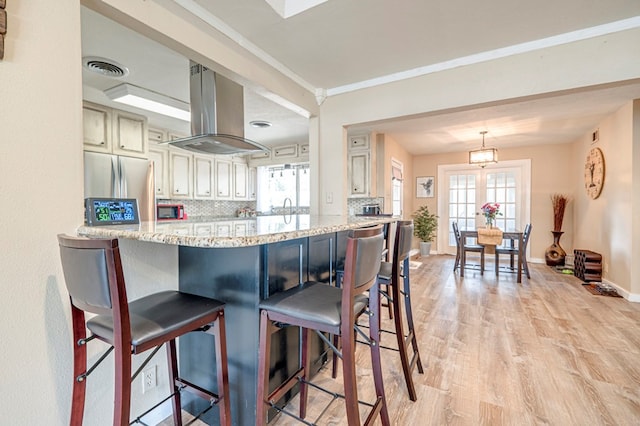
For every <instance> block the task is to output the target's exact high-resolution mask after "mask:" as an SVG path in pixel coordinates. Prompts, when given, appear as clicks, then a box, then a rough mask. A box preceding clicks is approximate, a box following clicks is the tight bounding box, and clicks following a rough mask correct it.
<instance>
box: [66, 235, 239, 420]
mask: <svg viewBox="0 0 640 426" xmlns="http://www.w3.org/2000/svg"><path fill="white" fill-rule="evenodd" d="M58 244H59V246H60V259H61V261H62V269H63V274H64V279H65V284H66V286H67V290H68V292H69V298H70V301H71V320H72V328H73V358H74V364H73V396H72V406H71V420H70V422H69V424H70V425H71V426H81V425H82V424H83V417H84V406H85V396H86V383H87V378H88V377H89V375H90V374H91V373H92V372H93V371H94V369H95V368H96V367H97V366H98V365H99V364H100V363H101V362H102V361H103V360H105V359H106V357H107V355H109V354H110V353H111V352H113V353H114V357H115V361H114V362H115V377H114V393H115V395H114V404H113V407H114V408H113V425H114V426H123V425H129V424H130V404H131V401H130V400H131V384H132V382H133V380H134V379H135V378H136V377H137V376H138V375H139V373H140V372H141V371H142V369H143V368H144V367H145V366H146V365H147V363H148V362H149V360H150V359H151V357H153V356H154V355H155V354H156V353H157V352H158V350H159V349H160V347H161V346H162V345H164V344H166V349H167V363H168V366H169V385H170V388H171V395H169V396H168V397H167V398H165V399H163V400H162V401H160V402H159V403H158V404H156V405H155V406H154V407H152V408H151V409H149V410H147V411H146V412H145V413H144V414H141V415H139V416H137V417H136V418H135V420H134V421H133V422H134V423H141V424H144V423H143V422H142V420H141V418H142V417H144V416H145V415H147V414H149V413H150V412H151V411H152V410H153V409H155V408H157V407H159V406H160V405H161V404H163V403H164V402H165V401H167V400H169V399H172V401H173V404H172V407H173V422H174V424H175V425H178V426H180V425H182V408H181V398H180V394H181V392H182V390H187V391H189V392H191V393H193V394H195V395H197V396H200V397H201V398H204V399H205V400H206V401H207V402H208V404H207V405H208V407H207V408H206V409H205V411H207V410H208V409H209V408H211V407H212V406H214V405H218V408H219V424H220V425H231V420H230V416H229V414H230V403H229V384H228V372H227V349H226V338H225V322H224V303H222V302H220V301H218V300H215V299H210V298H208V297H202V296H197V295H193V294H188V293H183V292H180V291H161V292H157V293H153V294H151V295H149V296H145V297H142V298H140V299H136V300H134V301H132V302H128V300H127V292H126V287H125V279H124V272H123V268H122V261H121V257H120V248H119V246H118V240H117V239H115V238H114V239H111V238H109V239H89V238H77V237H71V236H67V235H58ZM85 312H88V313H90V314H96V315H95V316H94V315H92V316H91V318H90V319H89V320H88V321H87V320H86V318H85ZM87 329H89V331H90V332H91V335H90V336H89V337H87ZM191 331H204V332H208V333H209V334H212V335H213V336H214V338H215V339H216V342H215V347H216V349H215V358H216V378H217V388H218V389H217V391H218V392H217V393H213V392H211V391H208V390H206V389H203V388H201V387H199V386H197V385H195V384H193V383H190V382H189V381H187V380H185V379H184V378H182V377H180V376H179V375H178V360H177V356H176V355H177V353H176V352H177V351H176V343H175V339H176V338H177V337H179V336H182V335H184V334H186V333H189V332H191ZM94 339H97V340H99V341H103V342H105V343H107V345H109V348H108V349H107V350H106V351H105V352H104V354H103V355H102V356H101V357H99V358H98V360H97V361H96V362H95V363H94V364H93V365H92V366H91V367H88V366H87V345H88V344H89V342H91V341H93V340H94ZM151 349H153V350H152V351H151V353H150V355H148V357H147V358H146V359H145V360H144V361H143V362H142V363H141V366H140V367H139V368H138V369H137V371H136V372H135V373H134V374H133V376H132V374H131V358H132V355H136V354H140V353H143V352H146V351H148V350H151Z"/></svg>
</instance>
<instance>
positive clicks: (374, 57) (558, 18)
mask: <svg viewBox="0 0 640 426" xmlns="http://www.w3.org/2000/svg"><path fill="white" fill-rule="evenodd" d="M155 1H156V2H158V3H160V4H162V3H177V4H179V5H180V6H181V7H183V8H185V9H186V10H187V11H190V12H191V13H194V19H198V18H199V19H202V20H203V21H204V22H205V23H207V24H209V25H212V26H214V27H215V28H216V29H217V30H218V31H222V32H223V33H225V34H226V35H227V36H228V37H229V38H230V39H231V40H234V41H236V42H238V43H241V44H242V45H243V46H244V47H245V48H247V49H248V50H250V51H252V52H254V53H258V54H260V55H261V57H263V58H265V57H266V58H267V59H266V60H267V62H268V63H270V64H271V65H274V66H276V67H277V68H278V69H280V70H282V71H283V72H284V73H286V74H287V75H289V76H290V77H291V78H293V79H295V80H296V81H298V82H299V83H300V84H301V85H303V86H304V87H306V88H307V89H309V90H317V89H323V90H326V92H327V93H328V94H329V95H330V96H331V95H332V94H334V93H341V92H346V91H350V90H355V89H356V88H358V87H361V86H362V85H365V86H366V85H370V84H376V82H382V83H384V82H386V81H393V80H394V79H396V78H398V75H400V73H405V74H407V75H419V74H420V73H426V72H430V70H431V71H433V70H437V69H446V67H447V66H449V65H448V64H451V63H452V61H458V60H461V58H462V59H463V60H470V58H474V59H473V60H476V61H479V60H487V59H489V58H490V57H491V55H493V54H495V53H496V52H497V51H498V49H504V48H509V49H511V50H512V51H514V52H521V51H523V49H531V48H536V46H538V45H539V43H540V41H541V40H542V39H545V41H547V42H548V41H549V40H552V41H553V40H567V39H572V37H574V39H575V37H582V36H583V35H584V34H594V32H597V31H600V32H602V31H604V32H611V31H616V30H619V29H621V28H630V27H638V26H640V1H638V0H608V1H606V2H605V1H601V0H563V1H562V2H558V1H556V0H541V1H538V2H514V1H512V0H492V1H491V2H474V1H469V0H429V1H425V0H412V1H409V0H406V1H402V2H393V3H392V2H389V1H388V0H367V1H366V2H363V1H362V0H328V1H326V2H325V3H322V4H320V5H318V6H316V7H313V8H311V9H309V10H307V11H305V12H302V13H299V14H297V15H294V16H292V17H290V18H288V19H283V18H282V17H281V16H280V15H278V14H277V13H276V12H275V11H274V10H273V9H272V8H271V6H269V4H267V2H266V1H265V0H243V1H241V2H239V1H237V0H174V1H171V0H155ZM174 6H175V5H174ZM196 16H197V17H196ZM585 29H587V30H585ZM578 30H581V31H579V32H578ZM550 37H551V39H550ZM524 43H526V44H524ZM82 49H83V56H85V55H92V56H101V57H106V58H109V59H113V60H116V61H117V62H120V63H121V64H123V65H125V66H127V67H128V68H129V70H130V75H129V76H128V77H126V78H125V81H128V82H131V83H133V84H136V85H138V86H142V87H145V88H148V89H151V90H154V91H157V92H161V93H165V94H167V95H169V96H172V97H174V98H177V99H180V100H183V101H185V102H188V97H189V95H188V59H187V58H184V57H182V56H181V55H179V54H177V53H175V52H173V51H171V50H169V49H167V48H165V47H164V46H161V45H159V44H158V43H155V42H153V41H151V40H148V39H146V38H144V37H143V36H141V35H139V34H137V33H135V32H133V31H131V30H129V29H127V28H125V27H123V26H121V25H119V24H116V23H114V22H112V21H110V20H108V19H106V18H104V17H102V16H101V15H98V14H97V13H95V12H93V11H90V10H88V9H85V8H83V13H82ZM630 54H631V52H630ZM633 54H636V55H638V54H640V51H639V52H634V53H633ZM471 55H474V56H471ZM372 79H376V80H373V81H372ZM83 82H84V92H85V98H86V99H89V100H94V101H96V102H101V103H108V100H107V99H106V97H104V95H103V94H102V90H104V89H106V88H109V87H112V86H115V85H117V84H119V83H121V82H122V79H119V80H114V79H110V78H106V77H103V76H99V75H96V74H93V75H92V74H91V73H89V72H87V71H83ZM636 98H640V83H634V84H628V85H625V86H622V87H607V88H599V89H597V90H590V91H582V92H575V93H567V94H563V95H560V96H554V97H551V98H535V99H529V100H526V101H523V102H517V103H505V104H500V105H491V106H486V107H482V108H474V109H471V110H465V111H455V112H450V113H441V114H431V115H425V116H423V117H412V118H411V119H409V118H407V119H401V120H394V121H387V122H383V123H365V124H360V125H358V126H357V127H355V126H354V127H353V128H350V131H377V132H382V133H386V134H388V135H389V136H391V137H392V138H393V139H395V140H396V141H397V142H398V143H400V144H401V145H403V146H404V147H405V148H406V149H407V150H408V151H409V152H410V153H412V154H428V153H435V152H451V151H464V150H467V149H468V148H469V146H470V145H469V143H470V141H474V142H476V143H477V144H479V141H480V140H481V137H480V135H479V132H480V130H485V129H486V130H488V131H489V133H488V135H487V144H488V145H492V146H496V147H498V148H501V147H508V146H512V145H514V144H526V145H532V144H538V143H545V144H548V143H567V142H571V141H573V140H575V139H576V138H578V137H580V136H581V135H584V134H585V133H587V132H589V131H591V130H594V128H595V126H597V124H598V123H599V122H600V121H601V120H602V118H603V117H605V116H606V115H608V114H610V113H612V112H613V111H615V110H616V109H617V108H619V107H620V106H622V105H623V104H624V103H626V102H628V101H629V100H631V99H636ZM114 106H115V105H114ZM245 110H246V111H245V121H246V122H247V123H248V122H249V121H251V120H268V121H271V122H273V123H274V125H273V126H272V127H271V128H268V129H253V128H251V127H250V126H248V125H247V126H245V128H246V132H245V134H246V137H248V138H250V139H253V140H256V141H257V142H260V143H263V144H265V145H269V146H273V145H279V144H286V143H292V142H301V141H304V140H306V139H307V132H308V126H307V120H306V118H304V117H301V116H299V115H298V114H296V113H294V112H292V111H290V110H289V109H286V108H284V107H282V106H280V105H277V104H275V103H273V102H272V101H270V100H267V99H265V98H263V97H261V96H259V95H257V94H255V93H252V92H250V91H248V90H245ZM150 123H151V124H152V125H156V126H160V127H167V128H171V129H174V130H177V131H182V132H185V133H187V132H188V131H189V130H188V124H187V123H185V122H180V121H179V120H167V119H164V118H162V117H161V116H155V115H153V114H151V115H150ZM498 135H499V136H498Z"/></svg>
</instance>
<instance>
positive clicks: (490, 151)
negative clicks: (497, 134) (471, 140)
mask: <svg viewBox="0 0 640 426" xmlns="http://www.w3.org/2000/svg"><path fill="white" fill-rule="evenodd" d="M480 134H481V135H482V148H480V149H474V150H473V151H469V164H476V165H478V166H480V167H485V166H486V165H487V164H489V163H497V162H498V150H497V149H496V148H486V147H485V146H484V135H486V134H487V131H486V130H483V131H482V132H480Z"/></svg>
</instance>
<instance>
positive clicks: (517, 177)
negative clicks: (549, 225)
mask: <svg viewBox="0 0 640 426" xmlns="http://www.w3.org/2000/svg"><path fill="white" fill-rule="evenodd" d="M445 182H446V185H447V188H446V191H445V194H446V197H447V199H446V200H442V201H443V202H444V203H445V205H446V206H447V216H448V217H447V222H446V223H447V233H446V234H440V235H442V236H444V235H446V236H447V239H446V241H445V244H444V252H446V253H450V254H454V253H455V250H456V241H455V238H454V236H453V229H452V223H453V222H457V223H458V227H459V228H460V230H473V229H477V228H478V227H481V226H484V225H485V220H484V216H483V215H482V214H481V212H480V207H481V206H482V205H483V204H484V203H487V202H491V203H498V204H500V213H501V214H502V215H501V216H498V217H497V218H496V222H495V225H496V226H497V227H498V228H500V229H502V230H504V231H512V230H520V229H522V228H523V227H524V225H522V224H524V223H525V221H526V216H527V215H528V212H525V211H524V210H525V209H524V208H523V206H524V205H525V200H524V196H525V195H524V194H525V193H527V191H525V190H524V183H523V179H522V171H521V168H520V167H494V168H491V169H489V168H486V169H477V168H475V167H472V168H468V169H467V168H464V167H460V168H457V169H455V170H450V171H446V172H445Z"/></svg>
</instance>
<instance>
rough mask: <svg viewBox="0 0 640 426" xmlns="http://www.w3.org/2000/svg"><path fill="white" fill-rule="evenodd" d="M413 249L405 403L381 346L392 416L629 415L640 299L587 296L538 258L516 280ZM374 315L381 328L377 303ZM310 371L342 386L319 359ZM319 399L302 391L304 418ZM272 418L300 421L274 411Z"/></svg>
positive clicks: (637, 408) (638, 360)
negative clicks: (413, 358)
mask: <svg viewBox="0 0 640 426" xmlns="http://www.w3.org/2000/svg"><path fill="white" fill-rule="evenodd" d="M416 260H417V261H419V262H421V263H422V265H420V266H419V267H418V268H417V269H412V270H411V282H412V285H411V291H412V301H413V309H414V316H415V318H414V319H415V321H416V322H417V326H418V328H417V335H418V339H419V342H420V352H421V356H422V361H423V364H424V367H425V374H424V375H419V374H418V373H417V371H415V372H414V380H415V383H416V390H417V393H418V400H417V401H416V402H411V401H410V400H409V398H408V396H407V392H406V388H405V384H404V378H403V376H402V369H401V367H400V362H399V359H398V356H397V353H395V352H392V351H383V354H382V355H383V362H384V366H383V367H384V368H383V369H384V373H385V375H384V380H385V391H386V394H387V402H388V406H389V413H390V417H391V423H392V424H393V425H411V426H413V425H518V426H520V425H542V424H547V425H563V426H564V425H581V426H582V425H639V424H640V304H637V303H630V302H627V301H626V300H625V299H622V298H613V297H604V296H595V295H592V294H590V293H589V292H588V291H586V290H585V289H583V288H582V286H581V283H580V281H579V280H578V279H577V278H575V277H573V276H567V275H562V274H559V273H556V272H554V271H552V270H551V269H550V268H549V267H547V266H546V265H539V264H530V268H531V279H527V278H526V277H523V280H522V281H523V282H522V283H521V284H517V283H516V276H515V274H502V275H500V276H499V277H495V275H494V273H493V265H492V264H491V263H490V262H488V264H487V266H486V267H487V271H485V275H484V276H481V275H480V273H479V271H477V270H475V271H474V270H467V271H466V273H465V275H466V276H465V277H464V278H460V276H459V274H458V273H457V272H456V273H454V272H453V271H452V269H453V257H452V256H429V257H423V258H418V259H416ZM383 318H385V320H384V328H386V329H389V330H391V329H392V323H391V321H389V320H386V318H387V314H386V311H384V312H383ZM394 339H395V338H394V337H393V336H391V335H386V336H385V337H384V338H383V344H387V345H389V346H391V345H393V344H394V342H395V340H394ZM357 356H358V366H359V372H358V374H359V382H360V385H359V396H360V399H362V400H368V401H371V399H372V398H371V395H372V387H373V380H372V377H371V370H370V363H369V351H368V349H367V348H366V347H365V346H359V347H358V353H357ZM340 374H341V371H340V373H339V376H340ZM314 382H316V383H318V384H321V385H322V386H325V387H328V388H330V389H333V390H335V391H338V392H341V383H340V377H339V378H338V380H333V379H331V368H330V364H329V365H327V366H326V367H325V368H324V369H323V370H322V371H321V372H320V374H319V375H318V376H316V378H315V379H314ZM328 400H329V398H328V397H327V396H326V395H324V394H322V393H321V392H318V391H311V394H310V398H309V414H308V416H307V419H308V420H309V421H313V420H314V419H315V418H316V416H318V414H319V412H320V411H321V410H323V409H324V408H325V404H326V402H328ZM343 404H344V403H343V402H342V401H340V400H338V401H336V402H334V403H333V404H331V406H330V407H329V409H328V410H327V412H326V413H325V414H324V415H323V417H322V418H321V420H320V422H319V424H320V425H346V417H345V415H344V405H343ZM290 406H291V407H292V409H293V410H295V409H296V407H297V398H296V399H294V400H293V401H292V402H291V404H290ZM365 411H366V407H362V408H361V412H362V413H364V412H365ZM271 424H272V425H274V426H288V425H299V424H300V423H298V422H297V421H295V420H293V419H291V418H288V417H286V416H283V415H280V416H278V417H276V419H274V421H273V422H272V423H271ZM377 424H380V423H379V421H378V423H377Z"/></svg>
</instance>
